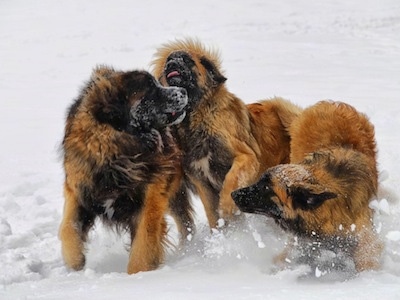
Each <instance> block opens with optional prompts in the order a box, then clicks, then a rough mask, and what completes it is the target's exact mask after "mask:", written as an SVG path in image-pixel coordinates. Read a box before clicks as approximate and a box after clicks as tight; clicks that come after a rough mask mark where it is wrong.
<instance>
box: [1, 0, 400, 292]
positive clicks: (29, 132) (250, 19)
mask: <svg viewBox="0 0 400 300" xmlns="http://www.w3.org/2000/svg"><path fill="white" fill-rule="evenodd" d="M186 36H189V37H198V38H199V39H200V40H202V41H203V42H204V43H205V44H206V45H210V46H213V47H216V48H218V49H220V52H221V55H222V58H223V68H224V70H225V74H226V76H227V77H228V81H227V85H228V88H229V89H230V90H231V91H232V92H234V93H235V94H236V95H238V96H239V97H241V98H242V99H243V100H244V101H245V102H247V103H250V102H255V101H257V100H259V99H265V98H268V97H272V96H275V95H276V96H282V97H285V98H288V99H290V100H292V101H293V102H295V103H297V104H299V105H301V106H303V107H305V106H307V105H311V104H313V103H315V102H316V101H318V100H321V99H334V100H341V101H345V102H348V103H350V104H352V105H353V106H355V107H356V108H357V109H358V110H360V111H362V112H365V113H366V114H367V115H368V116H369V117H370V120H371V121H372V122H373V124H374V125H375V128H376V139H377V142H378V147H379V170H380V172H381V174H380V184H381V191H380V193H379V195H378V196H377V199H375V200H374V201H373V202H372V204H371V207H373V209H374V210H375V211H376V218H375V222H376V224H377V227H378V229H379V231H380V235H381V237H382V239H383V241H384V242H385V245H386V249H385V252H384V254H383V268H382V270H380V271H376V272H372V271H371V272H364V273H362V274H360V275H359V276H357V277H356V278H354V279H351V280H348V281H344V282H342V281H337V282H323V281H318V280H311V281H306V282H303V281H299V280H298V279H297V278H298V276H299V275H300V274H302V272H303V271H304V268H303V267H298V268H294V269H293V270H286V271H280V272H274V271H273V270H274V269H273V265H272V263H271V259H272V257H273V256H274V255H275V254H277V253H278V252H279V251H280V250H281V249H282V247H283V245H284V242H285V235H284V234H283V233H282V231H280V229H278V228H277V227H276V226H275V225H274V224H273V223H272V222H271V221H270V220H268V219H266V218H263V217H258V216H250V215H248V216H247V218H246V222H245V224H243V225H242V226H241V227H240V228H236V230H235V231H232V232H230V233H227V234H220V233H214V234H211V233H210V232H209V229H208V227H207V223H206V218H205V215H204V211H203V208H202V206H201V204H200V203H199V201H198V199H195V201H194V203H195V206H196V212H197V215H196V224H197V234H196V235H195V236H194V237H193V239H192V241H191V243H190V246H189V247H188V248H187V249H185V250H183V251H174V250H173V249H172V250H171V251H169V253H168V255H167V259H166V262H165V264H164V265H163V266H161V267H160V269H158V270H156V271H151V272H141V273H138V274H134V275H131V276H129V275H127V274H126V273H125V268H126V264H127V260H128V253H127V250H126V247H125V244H126V243H127V242H128V239H127V237H126V236H123V237H118V236H117V235H116V234H115V233H114V232H113V231H110V230H108V229H106V228H104V227H103V226H102V224H100V223H99V224H97V225H96V228H95V229H94V230H93V231H92V232H91V234H90V242H89V245H88V254H87V258H88V260H87V266H86V268H85V269H84V270H83V271H80V272H74V271H70V270H68V269H66V268H65V266H64V264H63V261H62V258H61V253H60V242H59V240H58V237H57V233H58V226H59V223H60V220H61V216H62V207H63V201H64V200H63V195H62V184H63V170H62V163H61V160H60V158H59V154H58V152H57V149H58V145H59V144H60V142H61V139H62V136H63V130H64V128H63V126H64V121H65V115H66V110H67V108H68V106H69V105H70V104H71V103H72V100H73V99H74V97H76V96H77V95H78V92H79V89H80V88H81V86H82V85H83V82H84V81H85V80H87V79H88V78H89V75H90V73H91V70H92V68H93V67H95V66H96V65H97V64H107V65H111V66H114V67H115V68H117V69H123V70H129V69H146V70H150V67H149V62H150V61H151V59H152V55H153V54H154V52H155V49H156V47H157V46H159V45H160V44H162V43H164V42H167V41H170V40H173V39H175V38H182V37H186ZM0 103H1V109H0V299H2V300H3V299H98V300H100V299H278V300H279V299H308V300H312V299H328V300H330V299H352V300H355V299H363V300H367V299H385V300H391V299H400V204H399V194H400V193H399V191H398V188H399V185H400V171H399V167H400V149H399V146H400V1H398V0H354V1H337V0H325V1H306V0H281V1H270V0H265V1H262V0H225V1H222V0H219V1H215V0H205V1H201V0H198V1H189V0H179V1H155V0H146V1H145V0H142V1H138V0H133V1H132V0H113V1H105V0H101V1H95V0H86V1H82V0H64V1H61V0H60V1H53V0H40V1H39V0H1V1H0ZM170 236H171V238H172V239H173V240H174V241H176V229H175V228H174V225H173V223H172V222H171V230H170Z"/></svg>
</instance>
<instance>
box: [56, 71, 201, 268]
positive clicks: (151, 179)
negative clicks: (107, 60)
mask: <svg viewBox="0 0 400 300" xmlns="http://www.w3.org/2000/svg"><path fill="white" fill-rule="evenodd" d="M187 103H188V99H187V93H186V91H185V90H184V89H183V88H178V87H171V88H166V87H162V86H161V85H160V84H159V83H158V82H157V81H156V80H155V78H154V77H153V76H152V75H151V74H150V73H148V72H145V71H128V72H122V71H115V70H114V69H112V68H110V67H106V66H100V67H97V68H96V69H95V70H94V71H93V73H92V76H91V79H90V80H89V82H88V83H87V84H86V85H85V86H84V87H83V89H82V91H81V92H80V95H79V96H78V97H77V99H76V100H75V101H74V103H73V104H72V105H71V107H70V108H69V110H68V115H67V119H66V125H65V135H64V139H63V142H62V146H61V147H62V151H63V166H64V171H65V183H64V197H65V202H64V213H63V219H62V222H61V225H60V239H61V242H62V254H63V258H64V261H65V263H66V265H67V266H68V267H70V268H72V269H75V270H81V269H82V268H83V267H84V265H85V254H84V252H85V251H84V245H85V242H86V239H87V235H88V231H89V230H90V229H91V228H92V226H93V225H94V221H95V219H96V218H97V217H100V218H101V219H102V220H103V221H104V222H105V223H106V224H107V225H115V227H116V228H117V229H118V231H119V232H120V231H121V230H125V229H126V230H128V231H129V232H130V236H131V249H130V257H129V263H128V267H127V272H128V273H129V274H132V273H136V272H139V271H148V270H152V269H155V268H157V267H158V266H159V265H160V264H161V263H162V262H163V260H164V252H165V249H164V248H165V245H166V243H167V239H166V232H167V223H166V220H165V216H164V215H165V213H166V212H168V211H169V212H170V213H171V215H172V216H173V217H174V218H175V220H176V222H177V226H178V228H179V231H180V233H181V235H182V236H185V235H186V234H187V228H190V227H191V224H192V223H193V218H192V212H191V207H190V204H189V203H188V202H187V203H185V202H180V203H179V205H178V204H177V203H175V201H177V199H178V198H179V197H177V196H176V193H177V191H178V190H179V189H180V184H181V179H180V177H181V176H182V169H181V152H180V150H179V149H178V147H177V145H176V142H175V140H174V138H173V137H172V136H171V133H170V129H169V127H168V126H171V125H174V124H177V123H179V122H181V121H182V120H183V119H184V117H185V115H186V110H185V109H186V105H187Z"/></svg>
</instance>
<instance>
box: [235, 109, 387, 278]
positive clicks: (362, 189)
mask: <svg viewBox="0 0 400 300" xmlns="http://www.w3.org/2000/svg"><path fill="white" fill-rule="evenodd" d="M290 135H291V163H290V164H282V165H279V166H275V167H272V168H270V169H268V171H267V172H266V173H265V174H264V175H263V176H262V177H261V179H260V180H259V182H258V183H256V184H254V185H252V186H250V187H246V188H243V189H239V190H237V191H235V192H233V193H232V197H233V199H234V201H235V203H236V204H237V205H238V207H239V208H240V209H241V210H242V211H243V212H248V213H256V214H262V215H266V216H268V217H271V218H273V219H274V220H275V221H276V223H277V224H278V225H280V226H281V227H282V228H283V229H284V230H286V231H288V232H290V233H292V234H293V235H294V236H295V237H296V240H295V242H294V244H295V245H297V246H293V245H292V246H291V248H288V249H287V251H285V252H284V253H283V254H282V255H281V256H280V261H282V262H283V261H284V260H287V261H290V260H292V257H290V255H291V252H292V253H293V252H294V251H292V250H296V251H297V252H298V253H297V254H299V256H298V259H299V262H306V263H308V264H310V265H311V266H312V267H314V268H315V269H316V268H318V269H319V272H328V271H329V272H330V269H332V268H333V269H334V270H340V269H346V267H349V268H348V271H351V269H353V270H354V271H355V272H360V271H363V270H370V269H377V268H378V267H379V260H380V254H381V251H382V244H381V242H380V241H379V239H378V237H377V235H376V233H375V231H374V228H373V222H372V217H373V215H372V210H371V209H370V208H369V202H370V200H371V198H372V197H373V196H374V195H376V192H377V185H378V182H377V178H378V172H377V162H376V143H375V137H374V127H373V125H372V124H371V123H370V122H369V120H368V118H367V117H366V116H365V115H364V114H362V113H359V112H357V111H356V110H355V109H354V108H353V107H352V106H350V105H348V104H345V103H342V102H332V101H321V102H319V103H317V104H316V105H313V106H311V107H309V108H308V109H305V110H304V112H303V113H302V114H301V115H300V116H299V117H298V118H297V119H295V120H294V121H293V123H292V124H291V127H290ZM293 247H294V248H293ZM325 250H327V251H329V252H330V258H332V259H333V260H331V259H329V260H328V262H323V260H322V256H323V252H324V251H325ZM332 255H333V256H332ZM348 261H350V264H349V263H348ZM327 264H328V265H327ZM316 270H317V269H316ZM317 271H318V270H317Z"/></svg>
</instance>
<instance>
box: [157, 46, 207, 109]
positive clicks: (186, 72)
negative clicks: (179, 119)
mask: <svg viewBox="0 0 400 300" xmlns="http://www.w3.org/2000/svg"><path fill="white" fill-rule="evenodd" d="M195 69H196V64H195V62H194V61H193V59H192V58H191V57H190V56H189V55H188V54H187V53H186V52H184V51H177V52H173V53H172V54H171V55H170V56H169V57H168V58H167V62H166V64H165V69H164V76H165V77H166V80H167V83H168V85H169V86H178V87H182V88H185V89H186V90H187V92H188V96H189V104H188V110H189V111H192V110H193V109H194V107H195V106H196V105H197V103H198V102H199V100H200V99H201V98H202V97H203V90H202V88H201V87H199V86H198V77H197V76H198V75H197V73H196V72H195ZM174 71H177V72H178V74H179V75H176V76H172V77H169V76H168V75H169V74H170V73H171V72H174Z"/></svg>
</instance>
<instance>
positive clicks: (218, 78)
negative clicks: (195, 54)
mask: <svg viewBox="0 0 400 300" xmlns="http://www.w3.org/2000/svg"><path fill="white" fill-rule="evenodd" d="M200 63H201V64H202V65H203V66H204V68H205V69H206V70H207V72H208V74H210V77H211V79H212V80H213V84H214V85H215V86H218V85H220V84H222V83H224V82H225V81H226V80H227V78H226V77H225V76H224V75H222V74H221V72H220V71H219V70H218V69H217V67H216V66H215V65H214V64H213V63H212V62H211V61H209V60H208V59H207V58H205V57H202V58H201V59H200Z"/></svg>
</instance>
